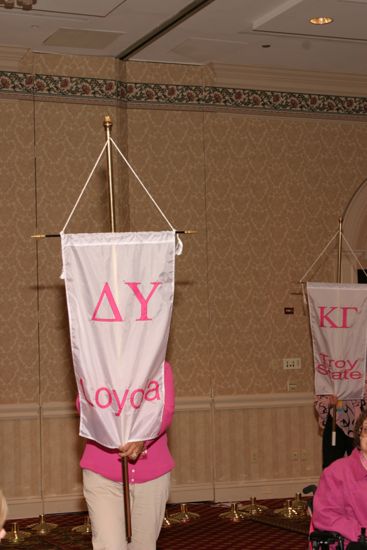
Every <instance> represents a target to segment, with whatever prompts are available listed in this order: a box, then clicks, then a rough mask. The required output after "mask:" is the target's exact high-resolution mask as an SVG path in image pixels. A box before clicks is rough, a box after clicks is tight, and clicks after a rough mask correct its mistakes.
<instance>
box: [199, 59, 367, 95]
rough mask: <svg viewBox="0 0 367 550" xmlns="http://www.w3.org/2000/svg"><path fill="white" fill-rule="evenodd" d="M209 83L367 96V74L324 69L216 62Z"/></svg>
mask: <svg viewBox="0 0 367 550" xmlns="http://www.w3.org/2000/svg"><path fill="white" fill-rule="evenodd" d="M208 67H209V68H210V71H208V72H207V75H208V76H207V78H208V82H207V85H209V86H223V87H234V88H246V89H255V90H272V91H279V92H281V91H283V92H305V93H316V94H330V95H351V96H360V97H365V96H367V75H358V74H347V73H321V72H312V71H297V70H290V69H274V68H270V67H248V66H245V65H225V64H220V63H213V64H210V65H209V66H208Z"/></svg>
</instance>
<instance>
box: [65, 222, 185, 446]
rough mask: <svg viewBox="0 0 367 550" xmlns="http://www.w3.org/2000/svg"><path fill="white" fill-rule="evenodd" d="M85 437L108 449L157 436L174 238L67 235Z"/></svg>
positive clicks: (70, 304)
mask: <svg viewBox="0 0 367 550" xmlns="http://www.w3.org/2000/svg"><path fill="white" fill-rule="evenodd" d="M61 241H62V255H63V268H64V269H63V271H64V278H65V287H66V297H67V305H68V314H69V325H70V337H71V347H72V354H73V363H74V371H75V377H76V381H77V385H78V390H79V396H80V435H81V436H82V437H86V438H88V439H93V440H95V441H97V442H98V443H100V444H101V445H104V446H105V447H109V448H117V447H119V446H120V445H121V444H123V443H126V442H128V441H140V440H146V439H153V438H154V437H156V436H157V435H158V432H159V428H160V424H161V417H162V413H163V404H164V380H163V366H164V361H165V357H166V348H167V341H168V335H169V327H170V321H171V314H172V305H173V293H174V273H175V233H174V232H173V231H172V232H171V231H169V232H168V231H167V232H160V233H97V234H76V235H72V234H63V233H62V234H61Z"/></svg>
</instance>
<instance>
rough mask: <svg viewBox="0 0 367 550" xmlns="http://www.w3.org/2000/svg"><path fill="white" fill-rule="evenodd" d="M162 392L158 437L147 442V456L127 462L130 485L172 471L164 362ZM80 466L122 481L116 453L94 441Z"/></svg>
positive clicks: (169, 386)
mask: <svg viewBox="0 0 367 550" xmlns="http://www.w3.org/2000/svg"><path fill="white" fill-rule="evenodd" d="M164 389H165V402H164V408H163V415H162V425H161V429H160V432H159V435H158V437H157V438H156V439H153V440H150V441H147V442H146V449H147V450H146V453H143V454H142V455H140V457H139V458H138V460H136V461H135V462H130V461H129V466H128V468H129V481H130V483H143V482H144V481H151V480H152V479H156V478H157V477H160V476H162V475H163V474H166V473H167V472H169V471H171V470H172V469H173V467H174V465H175V464H174V461H173V458H172V456H171V453H170V451H169V449H168V444H167V433H166V431H167V429H168V427H169V426H170V424H171V422H172V418H173V413H174V408H175V395H174V386H173V375H172V369H171V365H170V364H169V363H167V362H166V363H165V364H164ZM80 466H81V468H83V469H87V470H92V471H93V472H96V473H97V474H100V475H101V476H104V477H106V478H108V479H112V480H113V481H122V467H121V460H120V456H119V454H118V451H117V450H113V449H107V448H106V447H103V446H102V445H99V443H96V442H95V441H92V440H87V443H86V445H85V448H84V452H83V455H82V458H81V460H80Z"/></svg>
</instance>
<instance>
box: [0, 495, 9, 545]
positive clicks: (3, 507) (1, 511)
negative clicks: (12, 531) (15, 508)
mask: <svg viewBox="0 0 367 550" xmlns="http://www.w3.org/2000/svg"><path fill="white" fill-rule="evenodd" d="M7 513H8V506H7V504H6V500H5V497H4V495H3V493H2V492H1V491H0V540H1V539H3V538H4V537H5V529H4V528H3V526H4V523H5V520H6V515H7Z"/></svg>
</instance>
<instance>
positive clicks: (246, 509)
mask: <svg viewBox="0 0 367 550" xmlns="http://www.w3.org/2000/svg"><path fill="white" fill-rule="evenodd" d="M238 509H239V510H240V512H241V514H243V515H244V516H259V515H260V514H263V513H264V512H265V511H266V510H268V507H267V506H263V505H262V504H257V502H256V498H255V497H250V504H245V505H244V504H241V505H240V506H239V507H238Z"/></svg>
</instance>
